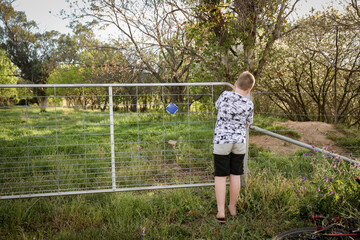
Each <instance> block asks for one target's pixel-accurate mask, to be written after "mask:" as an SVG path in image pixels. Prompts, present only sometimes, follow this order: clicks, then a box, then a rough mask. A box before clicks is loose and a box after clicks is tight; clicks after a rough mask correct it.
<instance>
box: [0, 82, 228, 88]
mask: <svg viewBox="0 0 360 240" xmlns="http://www.w3.org/2000/svg"><path fill="white" fill-rule="evenodd" d="M220 85H227V86H229V87H231V88H234V86H233V85H232V84H230V83H228V82H199V83H92V84H91V83H86V84H0V88H24V87H25V88H26V87H29V88H39V87H41V88H55V87H59V88H61V87H64V88H71V87H170V86H220Z"/></svg>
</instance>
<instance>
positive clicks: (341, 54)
mask: <svg viewBox="0 0 360 240" xmlns="http://www.w3.org/2000/svg"><path fill="white" fill-rule="evenodd" d="M334 14H335V10H332V11H330V12H318V13H316V14H315V15H312V16H307V17H306V18H305V19H302V20H300V21H299V24H300V25H302V26H304V27H303V28H302V29H301V31H297V32H293V33H292V34H291V35H289V36H287V37H285V38H284V39H282V41H281V42H279V44H278V45H277V47H276V53H275V56H274V58H273V59H272V61H271V64H270V65H269V66H268V67H267V68H266V71H265V73H266V77H265V78H264V79H263V85H261V86H260V87H259V88H260V89H261V91H263V92H270V94H268V97H269V98H270V99H271V100H272V102H273V103H274V104H276V105H277V106H278V108H279V109H281V110H282V111H283V112H284V113H285V114H286V115H287V116H288V117H289V118H290V119H292V120H300V121H308V120H317V121H324V122H329V123H346V124H349V125H354V124H358V123H359V119H358V118H356V116H357V114H358V113H359V111H360V105H359V102H358V98H359V95H360V83H359V81H358V78H359V73H360V51H359V47H358V42H359V41H360V39H359V34H358V32H357V31H354V30H353V29H351V28H348V27H346V26H339V25H334V22H333V21H332V20H331V18H329V16H334ZM336 14H338V13H336ZM337 17H338V18H339V19H347V18H348V13H344V14H338V16H337ZM354 116H355V117H354Z"/></svg>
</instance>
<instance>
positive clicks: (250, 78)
mask: <svg viewBox="0 0 360 240" xmlns="http://www.w3.org/2000/svg"><path fill="white" fill-rule="evenodd" d="M254 84H255V77H254V75H252V74H251V73H250V72H249V71H245V72H243V73H242V74H240V76H239V78H238V80H237V81H236V82H235V86H236V87H237V88H239V89H241V90H243V91H250V90H251V89H252V88H253V86H254Z"/></svg>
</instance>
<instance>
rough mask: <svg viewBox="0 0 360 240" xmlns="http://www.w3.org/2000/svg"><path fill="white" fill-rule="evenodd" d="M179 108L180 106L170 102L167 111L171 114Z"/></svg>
mask: <svg viewBox="0 0 360 240" xmlns="http://www.w3.org/2000/svg"><path fill="white" fill-rule="evenodd" d="M177 110H179V108H178V106H176V105H175V104H174V103H170V104H169V105H168V106H167V107H166V111H167V112H168V113H170V114H174V113H176V112H177Z"/></svg>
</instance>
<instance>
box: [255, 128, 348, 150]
mask: <svg viewBox="0 0 360 240" xmlns="http://www.w3.org/2000/svg"><path fill="white" fill-rule="evenodd" d="M276 124H278V125H282V126H284V127H287V128H290V129H293V130H295V131H297V132H298V133H299V135H300V136H301V138H300V139H297V140H298V141H301V142H303V143H307V144H310V145H315V146H316V147H319V148H323V147H328V151H331V150H335V153H338V154H340V155H344V154H345V151H344V150H343V149H341V148H339V147H336V146H335V144H334V142H333V141H332V140H330V139H329V138H328V137H327V136H328V135H329V134H330V133H334V132H335V133H336V134H341V135H343V134H342V133H340V132H339V131H338V130H337V129H335V128H334V126H333V125H331V124H328V123H323V122H293V121H287V122H277V123H276ZM278 134H281V132H279V133H278ZM250 143H252V144H255V145H256V146H258V147H262V148H264V149H268V150H270V151H272V152H275V153H278V154H285V155H287V154H293V153H294V152H295V151H296V150H297V149H300V148H301V147H299V146H297V145H294V144H291V143H288V142H285V141H283V140H280V139H277V138H274V137H270V136H267V135H263V136H250Z"/></svg>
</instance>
